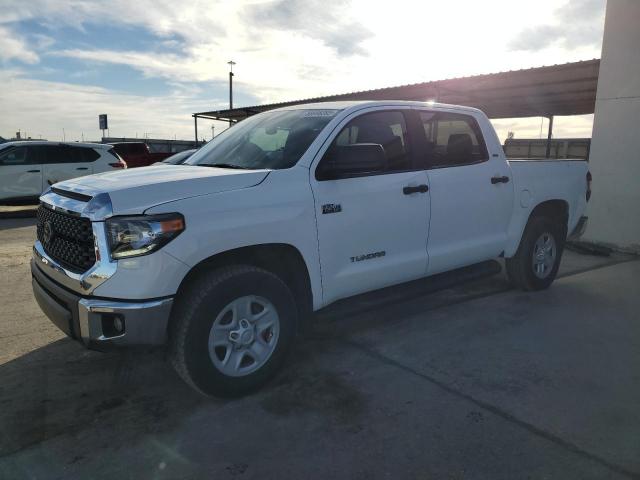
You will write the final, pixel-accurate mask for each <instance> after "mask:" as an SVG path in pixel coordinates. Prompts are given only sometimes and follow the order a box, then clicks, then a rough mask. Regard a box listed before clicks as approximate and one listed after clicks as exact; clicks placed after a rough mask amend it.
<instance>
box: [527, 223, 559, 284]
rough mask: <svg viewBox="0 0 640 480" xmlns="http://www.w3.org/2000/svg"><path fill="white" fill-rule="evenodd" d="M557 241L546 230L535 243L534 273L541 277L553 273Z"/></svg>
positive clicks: (543, 277)
mask: <svg viewBox="0 0 640 480" xmlns="http://www.w3.org/2000/svg"><path fill="white" fill-rule="evenodd" d="M556 256H557V248H556V241H555V239H554V238H553V235H551V234H550V233H549V232H545V233H543V234H542V235H540V237H538V240H536V243H535V244H534V245H533V259H532V265H533V274H534V275H535V276H536V277H538V278H539V279H541V280H542V279H545V278H547V277H548V276H549V275H550V274H551V270H553V266H554V264H555V261H556Z"/></svg>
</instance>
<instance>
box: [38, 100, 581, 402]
mask: <svg viewBox="0 0 640 480" xmlns="http://www.w3.org/2000/svg"><path fill="white" fill-rule="evenodd" d="M589 195H590V176H589V173H588V164H587V162H585V161H571V160H569V161H568V160H562V161H557V160H550V161H539V160H536V161H527V160H517V161H513V160H510V161H508V160H507V159H506V158H505V156H504V152H503V151H502V147H501V145H500V142H499V141H498V137H497V135H496V133H495V131H494V130H493V128H492V126H491V123H490V122H489V120H488V119H487V117H486V116H485V115H484V114H483V113H482V112H480V111H479V110H476V109H472V108H466V107H456V106H451V105H438V104H428V103H418V102H346V103H325V104H313V105H301V106H295V107H286V108H283V109H279V110H273V111H269V112H265V113H262V114H259V115H256V116H254V117H250V118H249V119H247V120H244V121H242V122H240V123H239V124H238V125H235V126H233V127H232V128H230V129H228V130H227V131H225V132H224V133H222V134H221V135H219V136H218V137H216V138H215V139H214V140H212V141H211V142H209V143H208V144H207V145H206V146H204V147H202V149H200V150H199V151H198V152H196V153H195V154H194V155H193V156H192V157H191V158H189V159H188V160H187V162H186V163H185V164H184V165H167V166H154V167H143V168H138V169H135V170H130V171H128V172H126V174H123V173H121V172H117V173H107V174H101V175H93V176H91V177H86V178H80V179H75V180H69V181H65V182H62V183H59V184H56V185H55V186H54V189H53V190H52V191H48V192H47V193H45V194H44V195H43V196H42V197H41V206H40V207H39V212H38V218H39V221H38V240H37V242H36V243H35V246H34V259H33V261H32V273H33V279H34V280H33V289H34V293H35V297H36V299H37V301H38V303H39V304H40V306H41V308H42V309H43V311H44V312H45V313H46V314H47V315H48V316H49V318H50V319H51V320H52V321H53V322H54V323H55V324H56V325H58V326H59V327H60V328H61V329H62V330H63V331H65V332H66V333H67V334H68V335H69V336H71V337H73V338H75V339H77V340H79V341H81V342H83V343H84V344H85V345H86V346H88V347H90V348H98V349H100V348H104V347H106V346H109V345H119V346H127V345H139V344H146V345H161V344H168V345H169V349H170V352H171V358H172V362H173V365H174V366H175V368H176V370H177V371H178V373H179V374H180V375H181V376H182V378H183V379H185V381H186V382H187V383H189V384H190V385H192V386H193V387H195V388H196V389H198V390H199V391H201V392H204V393H206V394H214V395H216V394H218V395H235V394H242V393H245V392H248V391H250V390H252V389H254V388H257V387H258V386H260V385H262V384H263V383H264V382H265V381H266V380H268V379H269V378H270V377H271V376H272V375H273V374H274V373H275V372H276V371H277V369H278V367H279V366H280V365H281V364H282V361H283V359H284V358H285V354H286V352H287V350H288V349H289V347H290V346H291V345H292V343H293V342H294V339H295V333H296V331H297V329H298V328H299V325H300V323H301V322H304V321H305V319H306V318H307V317H308V316H309V314H310V313H311V312H312V311H314V310H318V309H320V308H323V307H325V306H327V305H329V304H331V303H332V302H335V301H336V300H338V299H341V298H345V297H349V296H352V295H356V294H359V293H363V292H368V291H372V290H376V289H380V288H383V287H387V286H390V285H395V284H399V283H402V282H406V281H409V280H414V279H417V278H421V277H425V276H429V275H433V274H436V273H440V272H444V271H447V270H453V269H456V268H458V267H464V266H467V265H471V264H474V263H477V262H482V261H485V260H489V259H493V258H496V257H500V256H503V257H505V258H506V265H507V272H508V275H509V277H510V279H511V280H512V282H513V283H514V284H515V285H516V286H518V287H520V288H523V289H526V290H539V289H544V288H547V287H548V286H549V285H550V284H551V282H553V280H554V278H555V276H556V273H557V271H558V266H559V264H560V258H561V256H562V250H563V246H564V242H565V239H566V238H567V234H568V233H573V234H574V235H579V234H580V233H581V232H582V230H583V229H584V226H585V224H586V217H584V216H583V214H584V212H585V207H586V205H587V201H588V198H589Z"/></svg>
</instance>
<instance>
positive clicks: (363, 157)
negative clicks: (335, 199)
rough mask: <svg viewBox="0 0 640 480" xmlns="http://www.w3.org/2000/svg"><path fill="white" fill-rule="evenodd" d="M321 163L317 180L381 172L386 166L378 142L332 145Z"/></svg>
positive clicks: (385, 158)
mask: <svg viewBox="0 0 640 480" xmlns="http://www.w3.org/2000/svg"><path fill="white" fill-rule="evenodd" d="M322 164H323V167H322V170H321V174H320V178H319V180H336V179H339V178H346V177H350V176H356V175H364V174H367V173H378V172H383V171H384V170H385V169H386V167H387V156H386V154H385V151H384V148H383V147H382V145H380V144H379V143H354V144H352V145H343V146H335V147H332V148H331V149H330V150H329V151H328V152H327V153H326V154H325V156H324V158H323V159H322Z"/></svg>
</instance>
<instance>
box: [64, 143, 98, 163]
mask: <svg viewBox="0 0 640 480" xmlns="http://www.w3.org/2000/svg"><path fill="white" fill-rule="evenodd" d="M71 149H72V150H74V154H73V158H74V161H76V162H83V163H88V162H95V161H96V160H97V159H98V158H100V154H99V153H98V152H96V151H95V150H94V149H93V148H89V147H71Z"/></svg>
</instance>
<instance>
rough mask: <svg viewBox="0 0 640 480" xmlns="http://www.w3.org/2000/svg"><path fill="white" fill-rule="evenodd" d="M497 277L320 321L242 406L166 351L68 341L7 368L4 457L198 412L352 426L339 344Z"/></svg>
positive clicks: (1, 411) (445, 282)
mask: <svg viewBox="0 0 640 480" xmlns="http://www.w3.org/2000/svg"><path fill="white" fill-rule="evenodd" d="M497 271H499V266H498V267H497V268H496V265H493V264H488V265H483V266H480V267H478V268H477V269H476V270H472V269H466V270H463V271H461V272H457V273H456V274H455V275H453V276H451V275H448V276H439V277H433V278H431V279H426V280H420V281H417V282H412V283H409V284H404V285H402V286H399V287H393V288H390V289H385V290H383V291H381V292H374V293H373V294H367V295H362V296H359V297H356V298H354V299H351V300H349V301H347V302H340V303H338V304H336V305H334V306H333V307H331V308H327V309H325V310H323V311H321V312H319V313H318V314H316V315H314V316H313V318H312V319H311V322H310V324H309V327H308V328H307V329H306V331H305V332H304V335H303V337H305V339H304V341H303V342H300V344H299V345H298V346H297V347H296V349H295V350H294V352H293V353H292V357H293V359H294V360H295V361H292V362H289V365H288V366H287V367H286V368H285V369H284V371H283V372H281V373H280V374H279V375H278V377H277V378H276V379H275V380H274V381H273V382H271V383H270V384H269V385H268V386H267V387H266V388H264V389H263V390H261V391H260V392H257V393H256V394H254V395H252V396H250V397H246V398H244V399H240V400H217V399H208V398H205V397H203V396H202V395H200V394H198V393H196V392H194V391H193V390H191V388H189V387H188V386H187V385H186V384H184V383H183V382H182V380H181V379H180V378H179V377H178V376H177V375H176V374H175V372H174V371H173V369H172V368H171V367H170V365H169V364H168V362H166V361H165V356H166V353H165V351H164V350H153V351H130V350H127V351H117V352H109V353H99V352H92V351H87V350H85V349H84V348H83V347H82V346H81V345H79V344H77V343H75V342H74V341H71V340H69V339H61V340H58V341H55V342H53V343H50V344H49V345H47V346H45V347H42V348H39V349H37V350H33V351H31V352H30V353H28V354H25V355H23V356H21V357H19V358H17V359H15V360H12V361H9V362H7V363H5V364H4V365H1V366H0V426H1V428H2V435H1V436H0V458H2V457H7V456H11V455H12V454H14V453H16V452H19V451H21V450H24V449H27V448H29V447H31V446H36V445H38V444H40V443H42V442H46V441H47V440H51V439H55V438H56V437H60V436H67V437H69V438H70V441H73V439H74V438H76V437H79V436H83V435H85V436H86V435H87V434H92V436H93V437H96V436H97V437H100V436H102V435H104V436H105V438H108V437H109V434H108V432H109V431H113V430H114V429H115V430H116V431H117V439H118V442H119V443H121V444H127V443H129V442H135V441H136V440H138V439H139V438H140V437H145V436H146V437H149V436H150V437H153V436H155V435H158V434H161V433H163V432H170V431H173V430H174V429H177V428H179V426H180V425H181V423H182V422H184V421H186V420H187V419H186V417H189V416H191V415H194V414H195V413H196V412H197V411H200V412H203V411H204V412H206V415H208V416H216V415H218V414H220V411H229V410H232V409H235V408H240V407H239V405H244V407H243V408H246V407H247V406H249V408H252V409H254V410H255V409H258V410H261V411H263V412H264V414H265V415H268V416H270V417H271V418H274V419H275V418H278V417H286V416H288V415H290V414H295V413H296V412H315V413H316V414H317V415H319V416H321V417H323V418H325V420H326V422H327V424H329V425H334V424H336V425H337V424H340V425H343V426H344V425H347V426H348V425H349V422H350V421H353V422H355V421H356V420H357V419H358V415H359V413H360V412H362V411H363V410H364V409H365V401H364V399H363V398H362V396H361V394H360V392H358V391H357V390H355V389H354V387H353V386H351V385H350V384H349V382H344V381H343V379H342V378H341V376H340V373H339V372H340V370H339V369H336V368H334V367H335V365H333V364H332V362H331V361H330V360H329V359H328V357H331V355H334V353H335V350H340V349H341V348H343V347H344V345H342V346H340V342H339V341H340V339H344V338H348V337H349V336H350V335H352V334H355V333H357V332H361V331H365V332H366V331H367V330H368V329H372V328H375V327H376V326H378V325H380V324H383V323H384V324H393V323H400V322H402V321H403V318H406V317H407V316H409V315H411V314H412V313H417V312H425V311H428V310H429V309H432V308H438V307H439V306H444V305H447V304H451V303H452V302H453V303H455V302H456V301H457V300H460V299H463V298H466V299H468V298H470V297H473V296H477V295H486V294H488V293H495V292H498V291H503V290H504V289H505V288H506V287H505V282H504V280H503V279H502V277H501V276H496V275H494V274H495V273H496V272H497ZM487 275H493V277H492V278H491V279H486V278H485V277H486V276H487ZM480 278H485V280H483V281H477V280H478V279H480ZM464 280H467V282H466V283H464ZM461 282H463V283H461ZM427 293H429V295H425V294H427ZM334 341H337V343H336V342H334ZM327 352H329V353H327ZM332 352H333V353H332ZM230 402H231V403H233V404H234V405H229V403H230ZM235 404H238V405H235ZM347 420H349V421H347ZM350 428H353V429H356V428H357V426H356V424H355V423H354V424H353V425H351V427H350ZM105 442H107V440H105Z"/></svg>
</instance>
